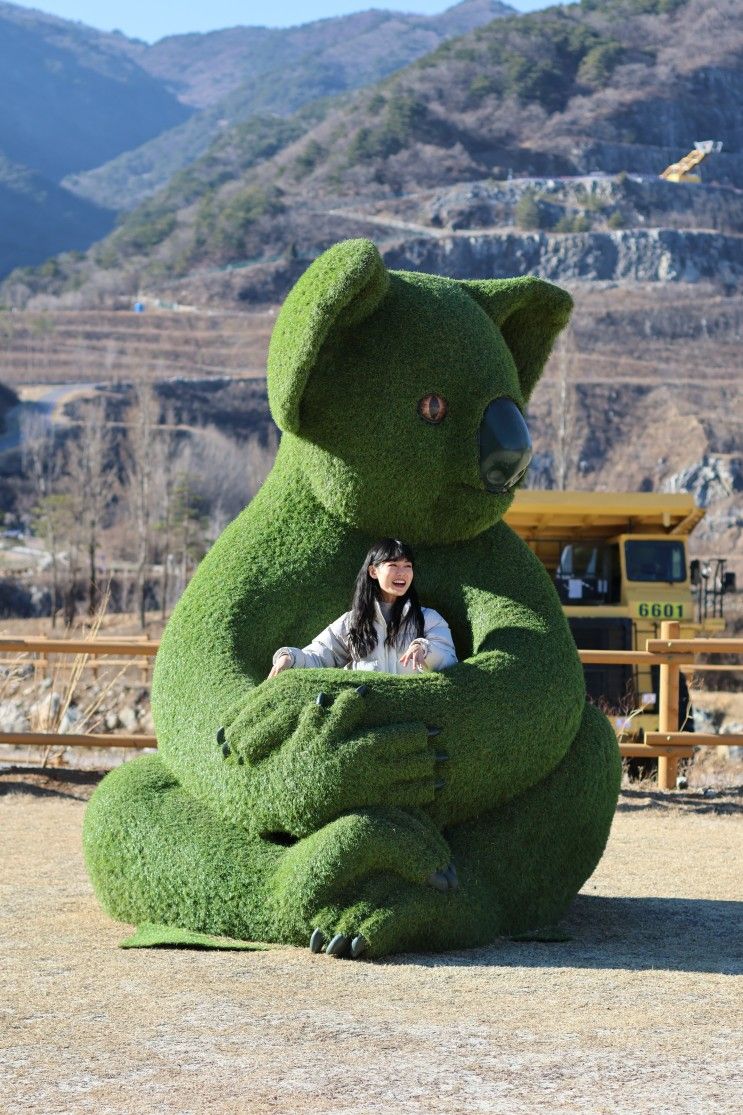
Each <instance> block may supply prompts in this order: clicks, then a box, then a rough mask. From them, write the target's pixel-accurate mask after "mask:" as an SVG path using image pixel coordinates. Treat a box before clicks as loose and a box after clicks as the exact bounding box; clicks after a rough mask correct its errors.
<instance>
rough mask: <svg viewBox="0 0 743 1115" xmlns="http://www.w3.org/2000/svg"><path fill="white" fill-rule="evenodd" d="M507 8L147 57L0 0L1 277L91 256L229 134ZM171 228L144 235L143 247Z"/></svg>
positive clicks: (269, 35) (308, 30)
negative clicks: (125, 215) (66, 254)
mask: <svg viewBox="0 0 743 1115" xmlns="http://www.w3.org/2000/svg"><path fill="white" fill-rule="evenodd" d="M511 10H512V9H510V8H508V7H507V6H506V5H504V4H501V3H499V2H498V0H464V3H461V4H458V5H456V6H455V7H454V8H452V9H450V10H449V11H447V12H444V13H442V14H441V15H439V16H436V17H430V18H426V17H420V16H411V15H405V14H400V15H398V14H396V13H393V12H381V11H368V12H362V13H359V14H357V15H354V16H348V17H342V18H339V19H328V20H321V21H316V22H314V23H310V24H306V25H304V26H302V27H294V28H285V29H280V30H275V29H269V28H261V27H252V28H251V27H237V28H231V29H228V30H225V31H218V32H214V33H212V34H209V35H178V36H171V37H169V38H166V39H163V40H161V41H160V42H159V43H155V44H154V45H152V46H150V45H148V44H147V43H143V42H139V41H137V40H133V39H128V38H127V37H126V36H124V35H122V34H121V33H120V32H113V33H111V34H107V33H103V32H100V31H96V30H94V29H93V28H90V27H86V26H85V25H84V24H82V23H73V22H71V21H69V20H63V19H58V18H57V17H55V16H50V15H46V14H45V13H43V12H38V11H34V10H31V9H27V8H20V7H18V6H16V5H14V4H7V3H3V2H2V0H0V97H2V103H3V104H5V105H7V106H11V107H12V111H8V112H6V113H4V114H3V115H2V117H0V229H2V231H1V232H0V274H4V273H7V272H8V271H10V270H11V269H12V268H13V267H18V266H26V265H32V264H35V263H39V262H41V261H43V260H44V259H46V258H48V257H49V256H51V255H54V254H55V253H56V252H59V251H62V250H65V249H67V250H79V249H84V248H87V247H88V246H89V245H90V244H91V243H92V242H94V241H96V240H99V239H100V238H101V237H103V236H105V234H106V233H107V232H108V231H110V229H111V228H112V226H113V225H114V223H115V213H116V212H119V211H121V210H122V209H132V208H135V207H136V206H137V205H138V204H139V203H140V202H141V201H142V200H143V199H145V198H147V197H148V196H149V195H150V194H152V193H153V192H155V191H156V190H157V189H159V188H160V187H162V186H163V185H164V184H166V183H167V182H168V181H169V179H170V178H171V177H172V175H173V174H175V173H176V172H178V171H181V170H183V169H184V168H187V167H188V166H189V164H190V163H192V162H194V161H195V160H197V159H198V158H199V156H201V155H202V154H203V153H204V152H205V151H206V150H207V149H208V148H209V146H210V144H212V143H213V141H214V138H215V136H216V137H220V136H222V135H223V134H224V132H225V130H227V131H229V130H230V125H239V126H241V127H242V126H243V125H245V124H246V122H247V128H243V138H244V137H245V136H247V137H250V136H251V135H252V134H253V132H255V131H257V132H259V133H260V134H261V135H263V134H264V133H265V132H266V130H267V124H268V123H269V122H268V121H266V119H265V118H266V117H267V116H271V117H277V115H278V116H281V115H283V116H286V115H288V114H290V113H294V112H295V111H296V110H298V109H301V107H302V106H303V105H305V104H306V103H308V102H309V101H313V100H316V99H317V98H319V97H326V96H329V95H335V94H337V93H339V92H343V91H345V90H347V89H350V88H357V87H358V86H359V85H362V84H364V83H365V82H370V81H374V80H376V79H378V78H379V77H380V76H383V75H384V74H387V73H389V72H391V71H392V70H394V69H395V68H399V67H400V66H403V65H405V64H406V63H407V62H409V61H410V60H411V59H414V58H417V57H419V56H420V55H422V54H425V53H426V52H427V51H430V50H432V49H433V48H434V47H436V46H437V45H438V44H440V43H441V42H442V41H443V40H444V39H445V38H446V37H447V36H451V35H453V34H458V33H460V32H462V31H467V30H470V29H471V28H472V27H476V26H479V25H480V24H481V23H483V22H486V21H487V20H489V19H491V18H492V17H493V16H495V15H499V14H503V13H508V12H510V11H511ZM256 113H258V114H260V115H259V117H258V118H257V119H256V120H255V121H254V122H253V123H252V124H251V118H252V117H253V116H255V115H256ZM310 119H311V120H312V121H313V122H314V121H316V120H317V119H318V115H317V113H315V114H314V115H312V116H311V117H305V116H302V115H300V116H299V118H298V119H297V120H296V121H295V123H294V124H293V126H291V127H290V128H289V130H288V133H287V131H286V129H284V128H282V126H281V124H280V123H277V124H275V125H273V124H272V125H271V126H272V127H273V129H274V130H275V131H276V133H277V135H278V136H279V137H280V136H283V135H285V134H291V136H292V137H295V136H296V135H297V134H299V132H300V131H302V130H306V128H307V127H308V126H309V121H310ZM268 130H271V128H268ZM282 142H283V141H282ZM276 150H278V146H277V141H271V142H268V144H265V143H259V144H258V146H257V148H256V151H255V154H253V155H252V156H251V157H250V159H249V162H250V165H252V164H253V163H255V162H256V160H257V159H258V158H259V157H263V158H265V157H266V156H267V154H272V153H274V152H275V151H276ZM136 223H137V226H138V227H139V226H141V224H142V221H141V220H139V219H138V220H137V222H136ZM169 223H170V222H169V221H168V220H166V221H164V222H163V221H156V222H155V232H154V234H153V232H152V231H150V232H149V233H148V234H146V235H143V236H140V235H139V234H137V242H138V244H139V246H140V248H143V249H147V248H148V247H149V246H150V245H151V244H152V242H153V235H154V236H155V239H157V238H158V237H161V236H162V230H163V229H165V228H167V227H169ZM57 272H58V268H57V267H56V265H54V266H51V267H50V268H47V270H46V274H47V275H50V274H52V275H55V274H57Z"/></svg>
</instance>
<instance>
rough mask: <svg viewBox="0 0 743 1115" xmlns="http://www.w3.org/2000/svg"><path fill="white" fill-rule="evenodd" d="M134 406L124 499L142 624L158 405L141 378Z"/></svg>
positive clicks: (150, 542) (145, 596)
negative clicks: (133, 536)
mask: <svg viewBox="0 0 743 1115" xmlns="http://www.w3.org/2000/svg"><path fill="white" fill-rule="evenodd" d="M134 396H135V399H134V405H133V407H132V411H131V423H130V425H129V431H128V438H127V448H128V453H127V462H126V479H127V496H128V504H129V509H130V511H131V514H132V518H133V520H134V526H135V534H136V547H135V548H136V558H135V561H136V578H135V586H136V596H137V609H138V611H139V622H140V624H141V626H142V628H144V627H145V624H146V614H145V612H146V601H147V577H148V573H149V571H150V561H151V549H152V537H151V536H152V525H153V494H154V493H153V456H152V446H153V442H154V438H155V436H156V435H155V434H154V431H155V429H156V427H157V424H158V418H159V405H158V401H157V396H156V394H155V391H154V389H153V388H152V386H151V385H150V384H149V383H146V382H145V381H144V379H140V380H139V381H138V382H137V383H136V384H135V390H134Z"/></svg>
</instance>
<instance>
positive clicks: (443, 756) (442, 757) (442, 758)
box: [436, 751, 449, 763]
mask: <svg viewBox="0 0 743 1115" xmlns="http://www.w3.org/2000/svg"><path fill="white" fill-rule="evenodd" d="M436 762H437V763H448V762H449V756H448V755H447V753H446V752H445V751H438V752H437V753H436Z"/></svg>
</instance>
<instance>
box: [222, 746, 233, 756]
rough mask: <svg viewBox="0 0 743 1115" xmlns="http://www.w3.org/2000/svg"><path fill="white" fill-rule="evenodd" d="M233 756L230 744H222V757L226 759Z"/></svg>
mask: <svg viewBox="0 0 743 1115" xmlns="http://www.w3.org/2000/svg"><path fill="white" fill-rule="evenodd" d="M231 754H232V750H231V749H230V745H229V743H223V744H222V755H223V756H224V758H225V759H226V758H228V756H230V755H231Z"/></svg>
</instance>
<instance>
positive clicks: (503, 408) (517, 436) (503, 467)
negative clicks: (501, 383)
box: [480, 398, 532, 492]
mask: <svg viewBox="0 0 743 1115" xmlns="http://www.w3.org/2000/svg"><path fill="white" fill-rule="evenodd" d="M531 457H532V447H531V438H530V437H529V430H528V427H527V425H526V422H525V421H524V416H523V415H522V413H521V411H520V410H519V408H518V407H517V406H516V404H515V403H514V402H513V400H512V399H505V398H503V399H495V400H494V401H493V402H492V403H489V404H488V406H487V408H486V410H485V414H484V415H483V419H482V422H481V423H480V476H481V477H482V480H483V484H484V485H485V487H486V488H487V490H488V491H489V492H507V491H508V490H509V489H510V488H513V486H514V485H515V484H517V483H518V482H519V480H520V479H521V478H522V476H523V475H524V473H525V472H526V470H527V468H528V466H529V461H530V460H531Z"/></svg>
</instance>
